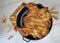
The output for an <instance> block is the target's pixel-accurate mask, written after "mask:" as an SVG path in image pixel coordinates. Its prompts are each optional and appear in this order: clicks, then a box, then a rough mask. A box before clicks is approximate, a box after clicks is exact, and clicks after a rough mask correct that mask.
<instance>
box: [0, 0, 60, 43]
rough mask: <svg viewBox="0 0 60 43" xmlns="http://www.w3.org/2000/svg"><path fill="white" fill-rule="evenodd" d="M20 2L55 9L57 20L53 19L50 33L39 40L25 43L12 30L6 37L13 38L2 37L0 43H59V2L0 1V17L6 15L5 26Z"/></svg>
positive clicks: (32, 0)
mask: <svg viewBox="0 0 60 43" xmlns="http://www.w3.org/2000/svg"><path fill="white" fill-rule="evenodd" d="M22 2H35V3H41V4H43V5H44V6H48V7H49V8H50V7H53V6H54V7H55V8H56V9H55V10H57V11H58V12H59V13H58V14H57V16H58V18H59V19H58V20H54V19H53V26H52V29H51V31H50V33H49V34H48V35H47V36H46V37H45V38H43V39H41V40H35V41H33V40H31V41H30V42H25V41H24V40H23V39H22V36H21V35H20V34H19V33H18V32H14V30H13V29H12V30H11V32H10V33H9V34H8V35H14V37H13V38H12V39H10V40H8V39H7V36H4V37H2V38H0V43H60V0H0V17H1V16H2V15H6V18H7V21H6V22H7V24H11V23H10V21H9V20H8V18H9V16H10V15H11V14H12V13H13V12H14V10H15V9H16V8H17V7H18V6H19V5H20V4H21V3H22ZM1 25H2V24H0V29H2V27H1ZM12 32H13V33H12Z"/></svg>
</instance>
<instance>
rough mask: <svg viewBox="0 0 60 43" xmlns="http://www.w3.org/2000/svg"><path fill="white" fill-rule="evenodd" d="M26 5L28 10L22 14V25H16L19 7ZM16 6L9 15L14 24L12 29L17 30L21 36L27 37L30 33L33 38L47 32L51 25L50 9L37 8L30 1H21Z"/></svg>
mask: <svg viewBox="0 0 60 43" xmlns="http://www.w3.org/2000/svg"><path fill="white" fill-rule="evenodd" d="M21 6H23V7H27V8H28V9H29V12H28V13H27V14H26V16H24V18H23V22H24V27H23V28H21V27H18V26H17V25H16V14H17V11H18V10H19V9H22V8H23V7H21ZM21 6H20V8H19V7H18V8H17V10H16V11H15V12H16V13H15V12H14V13H13V14H12V15H11V16H10V21H11V22H12V24H13V25H14V26H15V28H14V29H16V30H17V31H19V32H20V33H21V34H22V35H23V36H25V37H27V36H28V35H32V36H33V37H34V38H42V37H44V36H46V35H47V34H48V32H49V28H50V26H51V18H52V15H51V13H50V11H51V10H53V9H54V8H51V10H48V7H44V8H41V9H39V8H38V7H37V6H36V4H34V3H32V2H30V3H28V4H27V3H23V4H22V5H21ZM14 18H15V19H14Z"/></svg>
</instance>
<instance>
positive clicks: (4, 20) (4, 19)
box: [2, 15, 6, 23]
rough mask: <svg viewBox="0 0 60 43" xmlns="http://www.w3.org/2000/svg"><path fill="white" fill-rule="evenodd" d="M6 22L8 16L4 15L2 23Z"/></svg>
mask: <svg viewBox="0 0 60 43" xmlns="http://www.w3.org/2000/svg"><path fill="white" fill-rule="evenodd" d="M5 22H6V18H5V15H3V17H2V23H5Z"/></svg>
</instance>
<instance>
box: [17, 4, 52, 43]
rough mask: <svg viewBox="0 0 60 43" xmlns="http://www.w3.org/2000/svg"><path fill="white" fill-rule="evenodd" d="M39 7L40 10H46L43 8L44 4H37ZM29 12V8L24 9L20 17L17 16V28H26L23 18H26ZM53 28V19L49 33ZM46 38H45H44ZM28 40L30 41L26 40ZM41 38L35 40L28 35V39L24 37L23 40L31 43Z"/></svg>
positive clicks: (19, 14)
mask: <svg viewBox="0 0 60 43" xmlns="http://www.w3.org/2000/svg"><path fill="white" fill-rule="evenodd" d="M36 5H37V7H38V8H39V9H41V8H44V6H42V4H40V3H38V4H36ZM28 11H29V10H28V8H27V7H24V8H23V9H22V10H21V11H20V12H19V13H18V16H17V26H18V27H21V28H22V27H24V21H23V17H24V16H26V14H27V12H28ZM51 27H52V18H51V26H50V28H49V31H50V30H51ZM44 37H45V36H44ZM26 38H27V39H28V40H26ZM38 39H39V38H36V39H35V38H34V37H33V36H32V35H28V36H27V37H24V36H23V40H24V41H26V42H29V41H30V40H38Z"/></svg>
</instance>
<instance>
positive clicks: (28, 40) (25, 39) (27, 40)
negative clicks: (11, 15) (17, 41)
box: [22, 37, 30, 42]
mask: <svg viewBox="0 0 60 43" xmlns="http://www.w3.org/2000/svg"><path fill="white" fill-rule="evenodd" d="M22 39H23V40H24V41H26V42H30V39H27V38H25V37H22Z"/></svg>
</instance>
